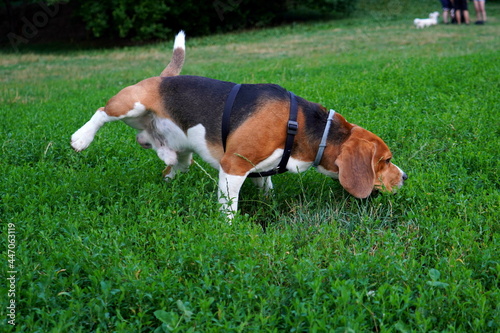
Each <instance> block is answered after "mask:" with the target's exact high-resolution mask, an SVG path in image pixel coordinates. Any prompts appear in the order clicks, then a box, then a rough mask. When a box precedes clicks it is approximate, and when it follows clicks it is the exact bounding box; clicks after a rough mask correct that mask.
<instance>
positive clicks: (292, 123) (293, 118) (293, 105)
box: [221, 84, 299, 177]
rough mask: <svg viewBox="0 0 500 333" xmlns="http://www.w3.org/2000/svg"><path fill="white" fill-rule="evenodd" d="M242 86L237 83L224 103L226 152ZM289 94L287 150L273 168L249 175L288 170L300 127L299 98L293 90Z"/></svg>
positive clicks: (273, 173)
mask: <svg viewBox="0 0 500 333" xmlns="http://www.w3.org/2000/svg"><path fill="white" fill-rule="evenodd" d="M240 88H241V84H237V85H235V86H234V87H233V88H232V89H231V91H230V92H229V95H228V97H227V100H226V104H225V105H224V113H223V114H222V133H221V134H222V147H223V148H224V152H225V151H226V140H227V136H228V135H229V131H230V128H229V120H230V118H231V110H232V109H233V104H234V101H235V100H236V95H238V92H239V91H240ZM288 94H289V95H290V117H289V119H288V126H287V137H286V142H285V150H284V151H283V156H282V157H281V161H280V163H279V164H278V166H277V167H276V168H275V169H273V170H269V171H265V172H252V173H250V174H248V176H247V177H267V176H272V175H276V174H278V173H283V172H286V171H287V169H286V165H287V163H288V160H289V159H290V156H291V154H292V147H293V141H294V138H295V134H297V130H298V128H299V124H298V123H297V113H298V107H297V99H296V98H295V95H294V94H293V93H292V92H290V91H289V92H288Z"/></svg>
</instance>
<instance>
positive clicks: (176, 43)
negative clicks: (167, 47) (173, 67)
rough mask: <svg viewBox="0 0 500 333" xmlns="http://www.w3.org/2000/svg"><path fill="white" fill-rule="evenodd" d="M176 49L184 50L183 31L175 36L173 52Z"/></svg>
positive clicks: (184, 39) (184, 38)
mask: <svg viewBox="0 0 500 333" xmlns="http://www.w3.org/2000/svg"><path fill="white" fill-rule="evenodd" d="M177 48H181V49H184V50H185V49H186V34H185V33H184V31H183V30H181V31H179V33H178V34H177V36H175V41H174V50H175V49H177Z"/></svg>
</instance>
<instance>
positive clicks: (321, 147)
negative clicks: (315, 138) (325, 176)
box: [312, 110, 335, 168]
mask: <svg viewBox="0 0 500 333" xmlns="http://www.w3.org/2000/svg"><path fill="white" fill-rule="evenodd" d="M333 117H335V110H330V113H329V114H328V119H327V121H326V125H325V130H324V132H323V137H322V138H321V142H320V143H319V149H318V153H317V154H316V158H315V159H314V162H313V164H312V166H313V167H314V168H317V167H318V165H319V162H321V158H322V157H323V153H324V152H325V147H326V139H327V138H328V132H329V131H330V126H331V125H332V121H333Z"/></svg>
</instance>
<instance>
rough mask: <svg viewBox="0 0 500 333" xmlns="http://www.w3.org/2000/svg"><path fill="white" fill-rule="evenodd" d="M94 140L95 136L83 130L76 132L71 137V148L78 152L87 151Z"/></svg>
mask: <svg viewBox="0 0 500 333" xmlns="http://www.w3.org/2000/svg"><path fill="white" fill-rule="evenodd" d="M92 140H94V136H93V135H91V134H90V133H86V131H82V130H81V129H80V130H78V131H76V132H75V134H73V135H72V136H71V147H73V149H74V150H75V151H77V152H80V151H82V150H85V149H87V147H88V146H89V145H90V143H91V142H92Z"/></svg>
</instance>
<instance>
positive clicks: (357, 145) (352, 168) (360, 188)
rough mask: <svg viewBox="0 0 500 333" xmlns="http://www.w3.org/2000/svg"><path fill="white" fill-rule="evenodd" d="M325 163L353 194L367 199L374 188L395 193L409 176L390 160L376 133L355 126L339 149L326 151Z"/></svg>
mask: <svg viewBox="0 0 500 333" xmlns="http://www.w3.org/2000/svg"><path fill="white" fill-rule="evenodd" d="M327 154H328V155H330V159H329V158H328V157H327V156H325V157H327V158H326V161H325V162H326V163H324V164H323V165H322V166H323V168H325V169H326V170H325V171H327V172H326V173H327V174H328V171H329V172H331V173H338V179H339V181H340V184H341V185H342V186H343V187H344V188H345V189H346V190H347V191H348V192H349V193H351V194H352V195H353V196H355V197H357V198H366V197H368V196H369V195H370V194H371V193H372V192H373V191H374V190H379V191H383V192H394V191H396V190H397V189H398V188H400V187H401V186H403V183H404V181H405V180H406V179H407V178H408V176H407V175H406V173H404V172H403V170H401V169H400V168H399V167H398V166H396V165H395V164H393V163H392V162H391V159H392V153H391V151H390V150H389V147H387V145H386V144H385V142H384V141H382V139H380V138H379V137H378V136H376V135H375V134H373V133H371V132H369V131H367V130H365V129H364V128H361V127H359V126H354V127H353V128H352V129H351V134H350V136H349V137H348V139H347V140H346V141H345V142H344V143H343V144H342V145H341V146H340V151H338V150H337V151H334V150H333V148H332V150H330V151H328V147H327V150H325V155H327ZM328 160H329V161H328Z"/></svg>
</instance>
